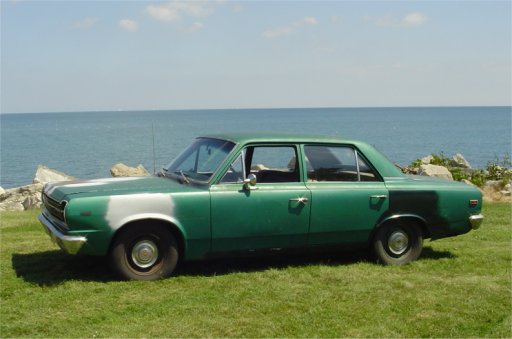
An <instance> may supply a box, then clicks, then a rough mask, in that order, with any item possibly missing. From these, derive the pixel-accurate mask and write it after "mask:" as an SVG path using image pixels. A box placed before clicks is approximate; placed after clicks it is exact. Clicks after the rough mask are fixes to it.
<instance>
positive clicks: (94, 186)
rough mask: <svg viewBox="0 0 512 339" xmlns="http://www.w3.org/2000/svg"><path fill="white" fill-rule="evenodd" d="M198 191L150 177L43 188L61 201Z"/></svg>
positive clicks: (87, 181)
mask: <svg viewBox="0 0 512 339" xmlns="http://www.w3.org/2000/svg"><path fill="white" fill-rule="evenodd" d="M199 189H201V188H200V187H198V186H194V185H184V184H180V183H178V182H177V181H175V180H173V179H169V178H164V177H155V176H152V177H126V178H105V179H94V180H73V181H61V182H55V183H49V184H47V185H46V186H45V187H44V192H45V194H47V195H48V196H50V197H51V198H52V199H53V200H56V201H62V200H65V199H67V198H68V197H69V196H71V195H94V196H105V195H122V194H136V193H172V192H187V191H197V190H199ZM203 189H204V188H203Z"/></svg>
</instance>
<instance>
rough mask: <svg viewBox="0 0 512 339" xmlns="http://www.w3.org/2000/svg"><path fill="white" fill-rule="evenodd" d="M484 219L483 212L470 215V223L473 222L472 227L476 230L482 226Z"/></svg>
mask: <svg viewBox="0 0 512 339" xmlns="http://www.w3.org/2000/svg"><path fill="white" fill-rule="evenodd" d="M482 221H484V216H483V215H482V214H475V215H472V216H470V217H469V223H470V224H471V228H473V229H474V230H476V229H478V228H480V225H481V224H482Z"/></svg>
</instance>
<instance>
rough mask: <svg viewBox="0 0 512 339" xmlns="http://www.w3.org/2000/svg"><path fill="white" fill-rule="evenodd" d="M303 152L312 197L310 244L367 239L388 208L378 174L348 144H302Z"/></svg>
mask: <svg viewBox="0 0 512 339" xmlns="http://www.w3.org/2000/svg"><path fill="white" fill-rule="evenodd" d="M303 152H304V155H305V157H304V162H305V164H304V166H305V167H306V169H307V175H306V176H307V179H306V186H307V188H308V189H310V190H311V199H312V203H311V225H310V234H309V244H310V245H311V246H316V245H325V244H353V243H364V242H366V241H367V240H368V237H369V236H370V233H371V231H372V230H373V228H374V226H375V225H376V224H377V222H378V221H379V219H380V218H381V216H382V215H383V214H384V213H385V212H386V211H387V210H388V200H389V199H388V191H387V189H386V187H385V185H384V182H383V181H382V180H381V178H380V177H379V175H378V173H377V172H376V171H375V170H374V169H373V168H372V166H371V165H370V164H369V162H368V161H367V160H366V159H365V158H364V157H363V155H362V154H360V153H359V152H358V151H357V150H356V149H355V148H353V147H352V146H350V145H334V146H333V145H305V146H304V147H303Z"/></svg>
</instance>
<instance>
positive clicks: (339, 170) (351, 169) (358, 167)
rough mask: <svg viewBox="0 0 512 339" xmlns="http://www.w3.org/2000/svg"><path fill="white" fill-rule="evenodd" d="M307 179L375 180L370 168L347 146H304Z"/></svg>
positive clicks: (375, 177)
mask: <svg viewBox="0 0 512 339" xmlns="http://www.w3.org/2000/svg"><path fill="white" fill-rule="evenodd" d="M304 152H305V155H306V165H307V171H308V181H377V180H378V179H377V176H376V175H375V173H374V171H373V170H372V168H371V167H370V166H369V165H368V163H367V162H366V161H365V160H364V159H363V158H362V157H360V156H359V154H358V153H357V151H356V150H355V149H353V148H352V147H348V146H305V147H304Z"/></svg>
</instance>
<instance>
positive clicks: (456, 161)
mask: <svg viewBox="0 0 512 339" xmlns="http://www.w3.org/2000/svg"><path fill="white" fill-rule="evenodd" d="M451 165H452V166H453V167H460V168H469V169H470V168H471V165H470V164H469V162H468V161H467V160H466V159H465V158H464V156H463V155H462V154H460V153H457V154H455V155H454V156H453V157H452V162H451Z"/></svg>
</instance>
